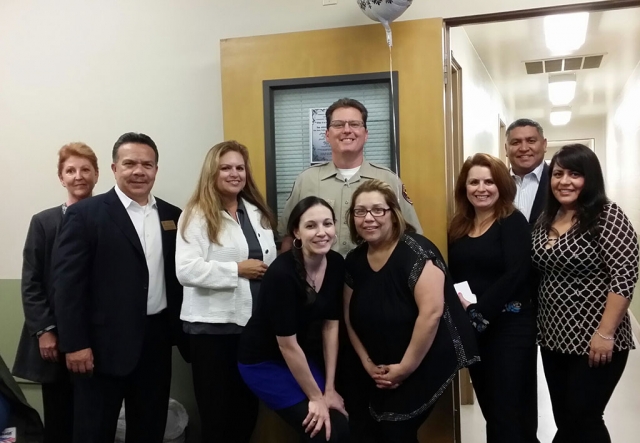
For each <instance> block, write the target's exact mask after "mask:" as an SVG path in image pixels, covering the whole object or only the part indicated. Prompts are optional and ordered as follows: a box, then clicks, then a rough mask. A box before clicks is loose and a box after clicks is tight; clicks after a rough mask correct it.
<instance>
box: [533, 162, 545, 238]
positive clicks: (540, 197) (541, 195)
mask: <svg viewBox="0 0 640 443" xmlns="http://www.w3.org/2000/svg"><path fill="white" fill-rule="evenodd" d="M548 192H549V165H548V164H547V163H546V162H545V163H544V167H543V168H542V175H540V185H539V186H538V192H536V198H535V199H534V200H533V206H531V214H530V215H529V224H530V225H531V226H533V225H535V224H536V221H537V220H538V217H540V214H542V211H543V210H544V206H545V205H546V203H547V193H548Z"/></svg>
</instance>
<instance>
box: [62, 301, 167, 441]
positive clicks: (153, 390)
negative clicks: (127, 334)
mask: <svg viewBox="0 0 640 443" xmlns="http://www.w3.org/2000/svg"><path fill="white" fill-rule="evenodd" d="M98 369H99V367H98ZM170 387H171V337H170V330H169V321H168V316H167V314H166V311H165V312H163V313H161V314H158V315H153V316H148V317H147V325H146V331H145V338H144V344H143V346H142V352H141V355H140V360H139V362H138V365H137V367H136V368H135V369H134V371H133V372H132V373H131V374H129V375H127V376H125V377H112V376H107V375H103V374H100V373H99V372H98V371H96V372H94V373H93V375H92V376H91V377H83V376H74V400H75V404H74V429H73V442H74V443H113V441H114V438H115V433H116V427H117V422H118V415H119V413H120V407H121V406H122V401H123V400H124V402H125V419H126V423H127V433H126V442H127V443H162V440H163V437H164V431H165V426H166V422H167V409H168V407H169V390H170Z"/></svg>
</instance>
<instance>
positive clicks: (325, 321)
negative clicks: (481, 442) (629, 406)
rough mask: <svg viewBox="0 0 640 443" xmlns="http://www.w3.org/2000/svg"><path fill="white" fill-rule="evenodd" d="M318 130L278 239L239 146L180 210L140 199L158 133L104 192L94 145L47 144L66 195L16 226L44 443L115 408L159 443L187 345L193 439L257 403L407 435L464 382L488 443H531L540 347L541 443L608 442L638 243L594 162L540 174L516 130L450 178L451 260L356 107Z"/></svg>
mask: <svg viewBox="0 0 640 443" xmlns="http://www.w3.org/2000/svg"><path fill="white" fill-rule="evenodd" d="M326 114H327V115H326V117H327V129H326V139H327V141H328V142H329V144H330V145H331V148H332V161H331V162H328V163H325V164H321V165H316V166H312V167H310V168H308V169H307V170H305V171H304V172H302V173H301V174H300V175H299V176H298V178H297V179H296V182H295V184H294V187H293V189H292V192H291V195H290V196H289V199H288V200H287V202H286V204H285V208H284V211H283V214H282V215H281V217H280V220H279V224H278V223H277V221H276V217H275V216H274V214H273V212H272V211H271V209H270V208H269V206H268V205H267V204H266V202H265V199H264V198H263V196H262V195H261V193H260V191H259V190H258V188H257V185H256V183H255V181H254V178H253V173H252V170H251V164H250V160H249V152H248V150H247V148H246V147H245V146H243V145H242V144H240V143H238V142H235V141H226V142H223V143H220V144H217V145H215V146H214V147H213V148H211V149H210V150H209V152H208V153H207V155H206V157H205V159H204V163H203V165H202V169H201V172H200V177H199V179H198V182H197V185H196V189H195V191H194V192H193V194H192V196H191V198H190V199H189V201H188V203H187V205H186V208H185V210H184V212H182V211H181V210H180V209H179V208H177V207H176V206H173V205H171V204H169V203H167V202H165V201H163V200H161V199H159V198H157V197H155V196H154V195H153V194H152V193H151V190H152V187H153V184H154V180H155V176H156V173H157V171H158V149H157V147H156V145H155V143H154V142H153V140H152V139H151V138H150V137H148V136H147V135H144V134H138V133H126V134H124V135H122V136H121V137H120V138H119V139H118V140H117V141H116V143H115V145H114V147H113V152H112V160H113V164H112V170H113V173H114V177H115V181H116V185H115V186H114V188H113V189H112V190H111V191H109V192H107V193H105V194H102V195H98V196H95V197H91V196H92V191H93V188H94V186H95V184H96V182H97V180H98V172H99V171H98V164H97V159H96V156H95V154H94V153H93V151H92V150H91V149H90V148H89V147H88V146H87V145H85V144H82V143H72V144H69V145H66V146H64V147H63V148H62V149H61V150H60V152H59V162H58V176H59V178H60V182H61V183H62V185H63V186H64V187H65V188H66V189H67V194H68V197H67V200H66V202H65V203H64V204H62V205H59V206H56V207H54V208H51V209H48V210H45V211H43V212H41V213H39V214H36V215H35V216H34V217H33V218H32V221H31V225H30V227H29V232H28V235H27V240H26V243H25V249H24V262H23V275H22V296H23V302H24V310H25V326H24V329H23V333H22V337H21V341H20V346H19V349H18V355H17V356H16V363H15V366H14V368H13V373H14V374H15V375H17V376H20V377H22V378H26V379H29V380H34V381H37V382H40V383H42V395H43V404H44V414H45V417H44V419H45V424H46V428H45V433H46V438H45V441H47V442H50V443H56V442H65V443H68V442H75V443H93V442H100V443H107V442H108V443H111V442H113V440H114V436H115V432H116V422H117V419H118V415H119V413H120V408H121V405H122V403H123V401H124V402H125V405H126V407H125V414H126V423H127V428H126V432H127V440H128V441H135V442H149V443H159V442H161V441H162V436H163V433H164V430H165V423H166V419H167V404H168V399H169V388H170V381H171V348H172V346H173V345H177V346H178V349H179V350H180V352H181V354H182V356H183V358H184V359H185V360H186V361H188V362H190V363H191V369H192V374H193V384H194V392H195V398H196V402H197V405H198V410H199V414H200V417H201V426H202V442H203V443H204V442H207V443H210V442H249V440H250V438H251V435H252V433H253V429H254V425H255V422H256V418H257V414H258V404H259V401H262V402H263V403H264V404H265V405H266V406H267V407H269V408H270V409H272V410H274V411H275V412H276V413H277V414H278V415H279V416H280V417H281V418H282V419H283V420H284V421H286V422H287V423H288V424H289V425H290V426H291V427H292V428H293V429H294V430H295V431H297V432H298V433H299V434H300V436H301V438H302V439H303V440H304V441H311V442H314V441H333V442H347V441H355V442H359V443H360V442H362V443H367V442H380V443H382V442H417V434H418V428H419V427H420V426H421V424H422V423H423V422H424V421H425V419H426V418H427V416H428V415H429V413H430V412H431V410H432V408H433V406H434V404H435V403H436V401H437V400H438V398H439V397H440V396H441V395H442V393H443V392H444V391H445V388H446V387H447V386H448V385H449V384H450V383H451V381H452V380H453V379H454V377H455V376H456V374H457V373H458V370H459V369H460V368H463V367H469V368H470V371H471V376H472V379H473V385H474V389H475V390H476V394H477V397H478V401H479V403H480V406H481V408H482V412H483V414H484V416H485V419H486V421H487V441H488V442H490V443H495V442H509V443H513V442H536V441H537V439H536V429H537V404H536V402H537V398H536V357H537V345H536V341H537V343H538V344H539V345H540V347H541V353H542V358H543V362H544V368H545V374H546V376H547V380H548V383H549V388H550V392H551V399H552V404H553V411H554V416H555V419H556V423H557V426H558V433H557V435H556V438H555V439H554V442H555V443H563V442H572V441H581V442H584V441H593V442H606V441H609V440H607V438H608V434H607V431H606V427H605V426H604V422H603V420H602V414H603V411H604V408H605V406H606V403H607V401H608V398H609V397H610V395H611V393H612V392H613V389H614V388H615V385H616V383H617V381H618V379H619V378H620V375H621V374H622V371H623V369H624V365H625V362H626V357H627V353H628V350H629V349H631V348H632V347H633V340H632V336H631V330H630V323H629V317H628V315H627V314H626V309H627V307H628V305H629V300H630V298H631V294H632V292H633V288H634V286H635V283H636V281H637V278H638V242H637V236H636V234H635V232H634V231H633V228H632V227H631V224H630V223H629V221H628V220H627V218H626V217H625V216H624V214H623V213H622V211H621V210H620V208H619V207H617V206H616V205H615V203H611V202H609V201H608V200H607V198H606V195H605V193H604V182H603V179H602V172H601V170H600V166H599V164H598V160H597V158H596V157H595V154H594V153H593V152H592V151H590V150H589V149H588V148H586V147H584V146H581V145H571V146H567V147H565V148H563V149H562V150H560V151H559V152H558V154H556V155H555V156H554V158H553V160H552V161H551V164H550V165H549V166H547V165H546V163H545V162H544V161H543V159H544V152H545V150H546V141H545V140H544V136H543V132H542V128H541V127H540V126H539V125H538V124H537V123H535V122H533V121H530V120H518V121H516V122H514V123H513V124H512V125H511V126H510V127H509V129H508V130H507V140H508V142H507V146H506V149H507V154H508V157H509V159H510V162H511V171H510V170H509V169H508V168H507V167H506V166H505V165H504V164H503V163H502V162H501V161H500V160H498V159H496V158H493V157H491V156H489V155H486V154H476V155H475V156H473V157H472V158H470V159H468V160H467V161H466V162H465V164H464V166H463V168H462V170H461V172H460V176H459V178H458V181H457V184H456V188H455V200H456V214H455V217H454V218H453V220H452V222H451V225H450V229H449V251H448V255H449V268H448V267H447V265H446V264H445V263H446V261H445V258H444V257H443V255H442V254H441V252H440V251H439V250H438V248H437V247H436V246H435V245H434V244H433V243H432V242H430V241H429V240H428V239H427V238H425V237H424V236H423V235H421V232H422V230H421V226H420V223H419V221H418V218H417V215H416V212H415V210H414V208H413V204H412V203H411V200H409V198H408V196H407V195H406V191H405V188H404V186H403V185H402V183H401V182H400V180H399V179H398V177H397V176H396V175H395V174H394V173H393V172H391V171H390V170H389V169H386V168H384V167H381V166H378V165H374V164H371V163H369V162H367V161H366V160H365V159H364V155H363V148H364V144H365V142H366V140H367V135H368V130H367V110H366V108H365V107H364V106H363V105H362V104H361V103H360V102H358V101H356V100H353V99H340V100H338V101H337V102H335V103H333V104H332V105H331V106H330V107H329V108H328V109H327V112H326ZM400 190H402V191H400ZM399 191H400V192H399ZM89 197H91V198H89ZM532 229H533V234H532ZM532 235H533V237H532ZM532 239H533V240H532ZM278 240H280V242H281V245H280V250H278V247H277V243H278ZM463 281H466V282H468V284H469V286H470V288H471V289H472V291H473V292H474V293H475V294H476V296H477V303H472V304H471V303H470V302H469V301H467V300H466V299H465V298H464V297H462V296H460V295H459V294H458V293H457V292H456V290H455V288H454V283H458V282H463ZM536 323H537V327H536ZM536 334H537V340H536ZM584 436H588V438H587V437H584ZM583 437H584V438H583Z"/></svg>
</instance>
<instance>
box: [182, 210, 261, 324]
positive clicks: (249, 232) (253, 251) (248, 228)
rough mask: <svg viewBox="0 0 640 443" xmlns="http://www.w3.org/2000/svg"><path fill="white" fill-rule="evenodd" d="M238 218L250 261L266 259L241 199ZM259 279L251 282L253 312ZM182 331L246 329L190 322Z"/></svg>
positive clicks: (253, 279)
mask: <svg viewBox="0 0 640 443" xmlns="http://www.w3.org/2000/svg"><path fill="white" fill-rule="evenodd" d="M236 214H237V216H238V224H239V225H240V227H241V228H242V233H243V234H244V238H245V239H246V240H247V246H248V247H249V256H248V258H249V259H251V258H252V259H254V260H260V261H262V260H263V259H264V256H263V255H262V247H261V246H260V242H259V241H258V237H257V236H256V231H254V229H253V226H252V225H251V220H249V217H248V216H247V208H246V207H245V206H244V202H243V201H242V199H241V198H239V199H238V209H237V211H236ZM261 281H262V280H261V279H259V278H252V279H250V280H249V289H250V290H251V299H252V301H253V305H252V308H253V309H252V310H253V311H255V309H256V300H257V298H258V294H259V293H260V282H261ZM182 329H183V330H184V332H186V333H187V334H218V335H223V334H240V333H241V332H242V330H243V329H244V328H243V327H242V326H239V325H237V324H235V323H205V322H188V321H185V322H184V323H183V326H182Z"/></svg>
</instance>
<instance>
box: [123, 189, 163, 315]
mask: <svg viewBox="0 0 640 443" xmlns="http://www.w3.org/2000/svg"><path fill="white" fill-rule="evenodd" d="M115 189H116V194H118V197H119V198H120V201H121V202H122V204H123V205H124V207H125V209H126V210H127V214H129V218H130V219H131V222H132V223H133V226H134V227H135V229H136V232H137V233H138V238H139V239H140V244H142V250H143V251H144V256H145V258H146V260H147V269H148V270H149V289H148V292H147V315H153V314H157V313H159V312H160V311H162V310H163V309H165V308H166V307H167V288H166V285H165V281H164V256H163V255H162V231H161V229H160V215H158V206H157V204H156V199H155V197H154V196H153V195H151V194H149V200H148V201H147V204H146V205H144V206H140V205H139V204H138V203H136V202H135V201H133V200H131V199H130V198H129V197H127V196H126V195H125V194H124V192H122V191H121V190H120V188H118V186H117V185H116V187H115Z"/></svg>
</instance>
